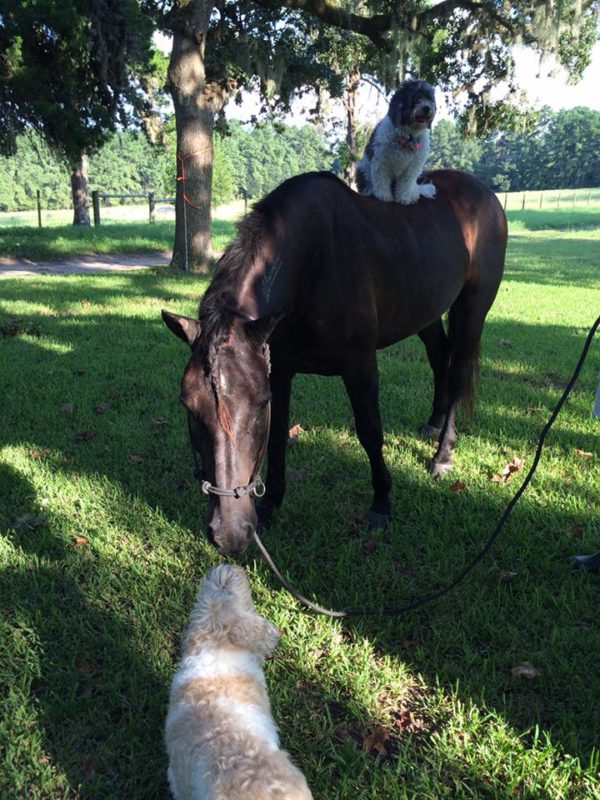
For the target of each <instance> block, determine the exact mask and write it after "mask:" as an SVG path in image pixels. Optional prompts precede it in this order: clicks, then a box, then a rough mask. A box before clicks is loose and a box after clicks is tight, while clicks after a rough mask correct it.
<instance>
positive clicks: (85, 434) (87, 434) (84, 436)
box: [75, 431, 96, 442]
mask: <svg viewBox="0 0 600 800" xmlns="http://www.w3.org/2000/svg"><path fill="white" fill-rule="evenodd" d="M95 435H96V434H95V433H94V431H80V432H79V433H78V434H76V435H75V441H76V442H89V441H91V440H92V439H93V438H94V436H95Z"/></svg>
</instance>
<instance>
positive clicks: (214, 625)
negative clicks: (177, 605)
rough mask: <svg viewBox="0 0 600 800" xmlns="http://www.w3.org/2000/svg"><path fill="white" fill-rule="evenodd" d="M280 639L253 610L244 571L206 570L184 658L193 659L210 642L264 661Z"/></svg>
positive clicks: (234, 568)
mask: <svg viewBox="0 0 600 800" xmlns="http://www.w3.org/2000/svg"><path fill="white" fill-rule="evenodd" d="M280 635H281V634H280V632H279V630H278V629H277V628H276V627H275V626H274V625H272V624H271V623H270V622H268V621H267V620H266V619H263V617H261V616H259V615H258V614H257V613H256V611H255V610H254V603H253V602H252V594H251V592H250V584H249V583H248V578H247V577H246V573H245V571H244V569H243V568H242V567H238V566H233V565H231V564H220V565H219V566H218V567H213V569H211V570H209V571H208V572H207V573H206V575H205V576H204V578H203V579H202V581H201V583H200V588H199V590H198V595H197V597H196V605H195V606H194V609H193V611H192V614H191V616H190V621H189V625H188V627H187V630H186V632H185V634H184V640H183V650H184V654H185V655H192V654H193V653H195V652H197V651H198V650H199V649H201V648H202V647H203V646H204V645H205V644H206V643H207V642H208V641H210V642H211V643H212V644H219V645H230V646H231V647H234V648H238V649H243V650H249V651H251V652H253V653H255V654H256V655H258V656H259V657H261V658H263V659H264V658H266V657H267V656H270V655H272V653H273V652H274V651H275V648H276V647H277V642H278V641H279V637H280Z"/></svg>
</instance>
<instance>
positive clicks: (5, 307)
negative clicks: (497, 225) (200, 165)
mask: <svg viewBox="0 0 600 800" xmlns="http://www.w3.org/2000/svg"><path fill="white" fill-rule="evenodd" d="M599 244H600V230H597V229H596V230H591V229H590V230H584V231H564V232H555V231H551V232H545V233H544V232H543V231H531V230H528V229H527V228H524V227H519V228H517V229H516V231H515V235H514V236H512V238H511V242H510V250H509V257H508V264H507V273H506V279H505V281H504V283H503V284H502V287H501V290H500V293H499V296H498V299H497V302H496V304H495V305H494V308H493V309H492V312H491V314H490V316H489V320H488V323H487V325H486V329H485V332H484V339H483V351H482V352H483V355H482V368H481V378H480V385H479V391H478V397H477V407H476V414H475V417H474V419H472V420H469V419H466V418H461V420H460V431H461V432H462V435H461V437H460V439H459V442H458V446H457V452H456V461H455V464H456V466H455V470H454V472H453V473H452V475H451V477H449V478H448V479H446V480H441V481H438V482H434V481H432V480H431V479H430V478H429V476H428V474H427V471H426V466H427V462H428V459H429V457H430V455H431V445H430V443H427V442H424V441H421V440H420V439H419V438H418V437H417V435H416V431H417V430H418V427H419V424H420V423H422V422H423V420H424V419H425V418H426V417H427V414H428V410H429V403H430V394H431V378H430V373H429V368H428V366H427V363H426V359H425V354H424V351H423V348H422V347H421V345H420V343H419V342H418V341H417V340H410V341H407V342H404V343H401V344H399V345H397V346H394V347H391V348H389V349H388V350H386V351H383V352H382V353H381V354H380V362H379V363H380V367H381V376H382V379H381V383H382V389H381V392H382V398H381V404H382V414H383V418H384V424H385V430H386V442H387V449H386V457H387V460H388V463H389V466H390V469H391V472H392V475H393V478H394V488H393V502H394V507H395V512H396V514H395V520H394V523H393V525H392V527H391V529H390V531H389V532H388V533H386V534H382V535H377V536H371V535H370V534H368V533H367V532H366V531H365V530H363V529H362V528H361V527H360V526H359V527H357V526H356V525H355V524H353V522H352V521H353V519H354V517H355V516H356V515H357V514H360V513H362V512H364V510H365V509H366V507H367V506H368V503H369V498H370V491H369V489H370V482H369V475H368V468H367V463H366V457H365V456H364V454H363V452H362V451H361V449H360V447H359V445H358V443H357V441H356V438H355V436H354V434H353V432H352V418H351V412H350V409H349V404H348V401H347V399H346V397H345V394H344V391H343V387H342V384H341V381H340V380H338V379H334V378H318V377H314V376H301V377H299V378H298V379H297V380H296V382H295V387H294V396H293V406H292V418H291V422H292V423H300V424H301V425H302V427H303V428H304V429H305V432H304V433H303V434H301V436H300V441H299V443H298V444H297V445H296V446H294V447H292V448H290V451H289V469H290V471H292V470H295V473H294V472H292V473H291V476H292V477H295V478H296V480H291V481H290V483H289V489H288V494H287V496H286V499H285V503H284V506H283V507H282V509H281V512H280V513H279V516H278V517H277V521H276V523H275V524H274V526H273V527H272V528H271V529H270V530H269V531H268V533H267V534H266V535H265V541H266V544H267V546H268V547H269V548H270V550H271V552H272V554H273V556H274V558H275V559H276V561H277V562H278V564H279V565H280V566H281V568H282V569H283V571H284V572H285V573H286V574H287V575H288V576H289V577H290V578H291V579H292V580H293V581H294V582H295V583H296V584H297V585H298V586H299V587H300V588H301V589H302V590H303V591H304V592H306V593H308V594H310V595H313V596H314V597H315V598H316V599H317V600H318V601H319V602H321V603H323V604H325V605H330V606H334V607H341V606H355V605H363V604H364V605H367V606H375V607H378V606H382V605H389V604H392V603H398V602H401V601H403V600H404V599H406V598H409V597H412V596H413V595H415V594H416V595H419V594H422V593H426V592H429V591H430V590H431V589H433V588H435V587H438V586H440V585H443V584H445V583H446V582H447V581H448V580H449V579H450V578H451V577H452V576H453V575H454V574H455V573H456V572H457V571H459V570H460V569H461V568H462V567H463V566H464V565H465V564H466V562H467V561H468V560H469V559H470V558H471V557H472V556H473V555H474V554H475V553H476V552H477V551H478V550H479V548H480V547H481V546H482V544H483V543H484V542H485V540H486V539H487V537H488V536H489V535H490V533H491V531H492V530H493V527H494V525H495V523H496V521H497V519H498V517H499V516H500V514H501V512H502V510H503V508H504V507H505V504H506V502H507V501H508V499H509V498H510V496H511V495H512V493H513V492H514V490H515V489H516V487H517V485H518V480H519V478H520V476H521V475H522V474H523V473H520V475H517V476H515V477H513V478H512V479H511V481H510V482H509V483H508V484H506V485H504V484H498V483H494V482H492V481H491V480H490V479H491V477H492V476H493V475H494V474H495V473H498V472H499V471H501V470H502V468H503V467H504V466H505V465H506V464H507V463H508V462H509V461H510V460H511V459H512V458H513V457H514V456H517V457H520V458H523V459H525V462H526V467H528V466H529V465H530V464H531V460H532V457H533V454H534V451H535V446H536V442H537V438H538V435H539V432H540V430H541V428H542V427H543V425H544V423H545V421H546V419H547V418H548V416H549V413H550V410H551V409H552V407H553V406H554V404H555V403H556V401H557V399H558V397H559V395H560V392H561V390H562V388H563V387H564V385H565V383H566V381H567V380H568V377H569V376H570V373H571V371H572V369H573V366H574V364H575V362H576V360H577V357H578V355H579V352H580V349H581V347H582V345H583V341H584V338H585V335H586V332H587V329H588V328H589V326H590V325H591V323H592V322H593V320H594V318H595V317H596V315H597V313H598V309H600V275H599V271H598V263H597V260H596V256H595V254H596V253H597V251H598V245H599ZM205 287H206V280H205V279H203V278H199V277H197V276H179V275H174V274H173V273H170V272H166V271H162V272H161V271H155V272H148V273H143V274H140V273H136V274H135V275H123V274H119V275H111V276H102V277H79V276H71V277H67V278H64V277H50V276H46V277H40V278H36V279H28V280H26V281H25V280H21V281H17V280H5V281H4V282H3V283H2V299H1V300H0V329H1V330H2V331H3V332H4V334H11V335H0V386H1V387H2V393H1V395H0V398H1V399H0V404H1V414H0V497H1V498H2V503H1V504H0V533H1V536H0V564H1V567H2V576H1V579H0V637H1V639H0V647H1V652H2V656H1V657H0V681H1V684H2V687H3V689H2V703H3V708H2V710H1V711H0V751H1V753H0V797H3V798H4V797H6V798H10V800H13V798H14V799H15V800H20V799H21V798H34V799H36V798H73V799H75V798H81V799H82V798H86V799H87V798H89V800H103V799H104V798H106V799H108V798H110V799H111V800H113V799H114V800H121V799H122V798H125V797H126V798H129V799H130V800H138V799H139V800H151V799H152V798H157V799H158V798H166V797H167V787H166V780H165V774H166V759H165V755H164V747H163V741H162V731H163V724H164V718H165V713H166V705H167V697H168V689H169V683H170V680H171V677H172V675H173V671H174V669H175V667H176V664H177V658H178V642H179V636H180V633H181V630H182V628H183V626H184V624H185V621H186V618H187V615H188V613H189V611H190V608H191V606H192V602H193V598H194V594H195V591H196V587H197V582H198V579H199V577H200V576H201V575H202V574H203V573H204V572H205V570H206V569H207V568H208V567H209V566H210V565H212V564H215V563H216V562H217V560H218V557H217V555H216V554H215V552H214V551H213V550H212V549H211V548H210V547H209V545H208V544H207V543H206V542H205V541H204V539H203V535H202V530H203V524H204V518H203V507H204V503H203V499H202V497H201V496H200V495H199V493H198V489H197V487H196V486H195V484H194V479H193V476H192V467H191V463H190V455H189V446H188V443H187V440H186V432H185V425H184V417H183V413H182V409H181V408H180V407H179V405H178V401H177V396H178V384H179V380H180V377H181V372H182V370H183V367H184V364H185V361H186V358H187V353H186V349H185V347H184V346H183V345H182V343H181V342H179V341H178V340H177V339H176V338H175V337H174V336H172V335H171V334H170V333H169V332H168V331H167V330H166V328H164V326H163V325H162V323H161V321H160V317H159V310H160V309H161V308H162V307H168V308H170V309H172V310H174V311H177V312H180V313H183V314H193V313H194V311H195V309H196V306H197V301H198V298H199V296H200V295H201V294H202V292H203V290H204V288H205ZM15 318H17V319H16V320H15ZM599 369H600V357H599V347H598V341H596V342H595V344H594V346H593V348H592V350H591V351H590V355H589V357H588V360H587V363H586V365H585V367H584V370H583V372H582V374H581V377H580V380H579V382H578V384H577V386H576V388H575V390H574V391H573V393H572V395H571V398H570V400H569V402H568V403H567V405H566V406H565V408H564V409H563V411H562V413H561V415H560V416H559V418H558V420H557V421H556V423H555V426H554V428H553V430H552V433H551V434H550V436H549V438H548V440H547V445H546V448H545V450H544V455H543V458H542V462H541V464H540V467H539V469H538V472H537V474H536V477H535V478H534V482H533V484H532V486H531V487H530V489H529V490H528V491H527V493H526V494H525V496H524V497H523V498H522V500H521V501H520V503H519V504H518V506H517V508H516V509H515V511H514V513H513V516H512V518H511V520H510V522H509V523H508V525H507V526H506V529H505V530H504V532H503V534H502V536H501V537H500V539H499V541H498V543H497V545H496V547H495V548H494V550H493V551H492V553H491V554H490V555H489V556H488V557H487V558H486V559H485V561H484V562H483V563H482V564H481V565H480V566H479V567H478V568H477V570H476V571H475V572H474V573H473V574H472V576H471V577H470V578H469V579H468V580H467V581H465V582H464V583H463V584H462V585H461V586H460V587H459V588H458V589H457V590H456V591H454V592H453V593H452V594H450V595H448V596H447V597H445V598H444V599H442V600H441V601H439V602H437V603H436V604H434V605H431V606H429V607H426V608H424V609H422V610H420V611H418V612H415V613H409V614H406V615H404V616H401V617H399V618H396V619H383V618H379V617H377V616H376V617H374V618H366V619H360V618H359V619H355V620H354V619H353V620H349V621H343V622H340V621H331V620H329V619H326V618H323V617H316V616H314V615H312V614H308V613H305V612H303V611H301V610H300V609H299V607H298V606H297V604H296V603H295V601H293V600H292V599H291V598H290V596H289V595H288V594H287V593H286V592H285V591H283V590H282V589H281V588H280V587H279V586H278V584H277V582H276V581H275V580H274V579H273V578H272V577H271V575H270V573H269V572H268V570H267V569H266V568H265V567H264V566H263V565H262V563H261V562H260V561H259V560H258V558H257V554H256V552H255V551H250V552H249V553H248V555H247V557H246V558H245V560H244V563H245V565H246V567H247V569H248V572H249V575H250V579H251V582H252V586H253V590H254V594H255V598H256V602H257V605H258V607H259V609H260V611H261V613H263V614H265V615H266V616H268V617H269V618H270V619H271V620H273V621H274V622H275V623H276V624H277V625H278V626H279V627H281V628H282V630H283V631H284V636H283V639H282V642H281V645H280V647H279V649H278V652H277V654H276V657H275V658H274V659H273V660H272V661H271V662H269V664H268V665H267V680H268V684H269V690H270V694H271V697H272V701H273V709H274V714H275V717H276V719H277V721H278V724H279V726H280V729H281V736H282V740H283V743H284V746H285V747H286V748H288V749H289V750H290V752H291V753H292V755H293V757H294V759H295V760H296V762H297V763H298V764H299V765H300V766H301V768H302V769H303V770H304V772H305V773H306V775H307V778H308V781H309V783H310V785H311V787H312V789H313V792H314V795H315V798H318V800H346V798H349V799H351V800H354V798H360V800H375V799H376V798H377V800H380V798H386V800H388V799H389V800H402V799H403V798H406V800H409V799H410V800H416V799H417V798H418V800H421V799H423V800H442V799H443V800H445V799H446V798H447V799H448V800H455V799H456V798H459V799H461V800H462V799H463V798H464V800H467V798H477V799H479V798H483V799H484V800H485V799H487V798H490V799H491V798H494V799H495V798H498V800H513V798H518V799H522V800H525V798H527V800H545V799H546V798H549V799H551V800H588V798H600V777H599V774H598V766H599V757H598V749H597V747H598V708H599V707H600V684H599V683H598V664H599V663H600V635H599V634H600V626H599V617H598V591H599V588H600V583H599V581H600V578H598V577H597V576H590V575H587V574H581V573H579V572H576V571H573V570H571V569H570V568H569V566H568V565H567V564H566V562H565V559H566V557H567V556H568V555H569V554H572V553H577V552H594V551H595V550H597V549H598V548H600V525H599V521H598V520H599V514H598V503H599V497H600V475H599V470H598V462H599V459H600V452H599V448H598V431H599V422H598V420H594V419H593V418H592V415H591V410H592V405H593V400H594V395H595V391H596V383H597V375H598V370H599ZM578 450H579V451H582V452H583V453H590V454H591V457H589V458H588V457H585V456H581V455H578V453H577V451H578ZM301 469H302V470H305V471H306V472H305V473H303V472H299V470H301ZM298 478H300V479H298ZM455 481H462V482H463V483H464V484H465V485H466V488H464V490H463V491H461V492H455V491H452V490H451V487H452V486H453V484H454V482H455ZM505 572H515V573H516V577H514V578H513V579H512V580H510V581H504V580H501V579H500V577H501V575H502V573H505ZM523 661H530V662H532V663H533V664H534V666H535V667H536V668H537V670H538V671H539V673H540V674H539V675H538V677H536V678H535V679H533V680H527V679H526V678H522V677H521V678H515V677H513V676H512V675H511V670H512V668H513V667H515V666H516V665H517V664H519V663H521V662H523ZM377 743H379V746H380V750H381V752H380V753H379V755H378V753H377V750H376V749H370V750H369V749H368V745H369V744H371V745H373V744H377Z"/></svg>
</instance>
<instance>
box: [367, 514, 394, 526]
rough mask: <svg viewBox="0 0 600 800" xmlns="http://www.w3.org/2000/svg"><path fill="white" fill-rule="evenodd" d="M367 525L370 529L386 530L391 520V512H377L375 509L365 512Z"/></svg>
mask: <svg viewBox="0 0 600 800" xmlns="http://www.w3.org/2000/svg"><path fill="white" fill-rule="evenodd" d="M366 520H367V527H368V529H369V530H370V531H387V529H388V528H389V526H390V522H391V521H392V515H391V514H378V513H377V512H376V511H368V512H367V517H366Z"/></svg>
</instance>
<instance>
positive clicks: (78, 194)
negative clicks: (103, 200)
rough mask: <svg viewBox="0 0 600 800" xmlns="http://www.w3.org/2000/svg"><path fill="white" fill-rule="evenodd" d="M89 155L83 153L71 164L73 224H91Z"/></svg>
mask: <svg viewBox="0 0 600 800" xmlns="http://www.w3.org/2000/svg"><path fill="white" fill-rule="evenodd" d="M87 179H88V157H87V155H86V154H85V153H82V154H81V155H80V157H79V160H78V161H77V162H75V163H73V164H72V165H71V194H72V196H73V225H89V224H90V207H89V203H88V182H87Z"/></svg>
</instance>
